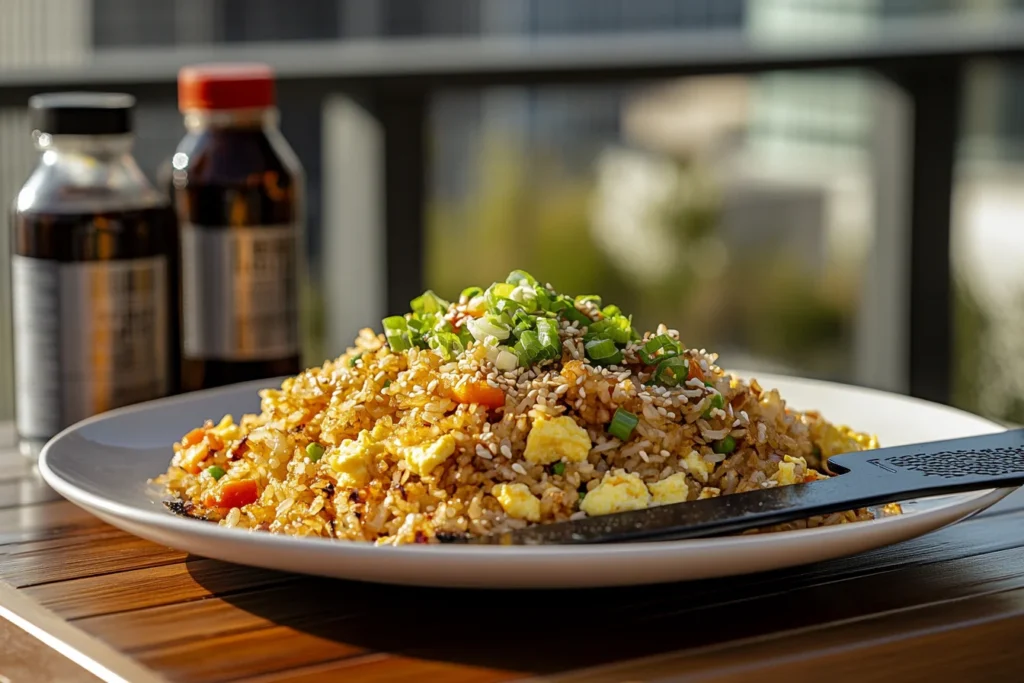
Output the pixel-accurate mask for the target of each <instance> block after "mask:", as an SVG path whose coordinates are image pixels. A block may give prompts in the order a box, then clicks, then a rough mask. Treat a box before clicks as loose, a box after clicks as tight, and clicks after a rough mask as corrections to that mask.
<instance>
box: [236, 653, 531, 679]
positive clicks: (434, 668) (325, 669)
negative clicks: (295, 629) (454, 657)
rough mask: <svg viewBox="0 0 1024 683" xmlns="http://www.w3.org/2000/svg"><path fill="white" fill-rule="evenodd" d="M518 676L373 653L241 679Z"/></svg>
mask: <svg viewBox="0 0 1024 683" xmlns="http://www.w3.org/2000/svg"><path fill="white" fill-rule="evenodd" d="M521 678H522V676H521V675H520V674H517V673H515V672H512V671H499V670H495V669H487V668H481V667H476V666H467V665H463V664H455V663H451V662H438V661H432V660H429V659H411V658H409V657H389V656H386V655H384V656H380V655H375V656H369V657H353V658H350V659H345V660H341V661H334V662H328V663H326V664H321V665H315V666H309V667H302V668H301V669H292V670H289V671H279V672H274V673H270V674H265V675H262V676H257V677H253V678H246V679H244V680H245V681H246V683H285V682H287V683H323V682H324V681H334V680H346V681H361V682H362V683H400V682H402V681H444V683H498V682H499V681H511V680H516V679H521ZM240 680H242V679H240Z"/></svg>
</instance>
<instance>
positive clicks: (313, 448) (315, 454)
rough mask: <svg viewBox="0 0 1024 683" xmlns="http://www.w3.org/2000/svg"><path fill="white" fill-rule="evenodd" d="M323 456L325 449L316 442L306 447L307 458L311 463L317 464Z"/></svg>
mask: <svg viewBox="0 0 1024 683" xmlns="http://www.w3.org/2000/svg"><path fill="white" fill-rule="evenodd" d="M323 455H324V447H323V446H321V445H320V444H318V443H317V442H315V441H314V442H313V443H311V444H309V445H308V446H306V456H307V457H308V458H309V460H310V462H316V461H317V460H319V459H320V458H322V457H323Z"/></svg>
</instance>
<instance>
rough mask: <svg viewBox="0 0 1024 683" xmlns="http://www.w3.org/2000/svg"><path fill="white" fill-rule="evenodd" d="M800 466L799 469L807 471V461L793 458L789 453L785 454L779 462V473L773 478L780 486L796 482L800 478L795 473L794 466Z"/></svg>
mask: <svg viewBox="0 0 1024 683" xmlns="http://www.w3.org/2000/svg"><path fill="white" fill-rule="evenodd" d="M797 465H800V466H801V471H802V472H806V471H807V461H806V460H804V459H803V458H794V457H792V456H790V455H787V456H785V457H784V458H783V459H782V462H780V463H779V474H778V476H777V477H776V478H775V480H776V481H777V482H779V485H780V486H788V485H790V484H796V483H797V482H798V481H800V479H799V478H798V477H797V475H796V466H797Z"/></svg>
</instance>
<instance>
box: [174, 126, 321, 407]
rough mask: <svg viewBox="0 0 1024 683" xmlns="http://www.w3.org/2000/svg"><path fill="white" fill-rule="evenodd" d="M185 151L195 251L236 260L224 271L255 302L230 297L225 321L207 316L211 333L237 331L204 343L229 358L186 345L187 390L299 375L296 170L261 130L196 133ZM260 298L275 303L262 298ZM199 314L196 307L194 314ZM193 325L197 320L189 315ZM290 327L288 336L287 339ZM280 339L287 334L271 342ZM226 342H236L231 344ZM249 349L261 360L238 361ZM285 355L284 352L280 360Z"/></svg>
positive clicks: (182, 209) (178, 179)
mask: <svg viewBox="0 0 1024 683" xmlns="http://www.w3.org/2000/svg"><path fill="white" fill-rule="evenodd" d="M178 151H179V152H184V153H186V154H187V155H188V158H189V163H188V167H187V169H185V170H176V171H175V172H174V186H175V191H174V203H175V205H176V210H177V213H178V218H179V220H180V221H181V223H182V225H183V226H184V227H183V229H185V230H189V227H188V224H191V225H192V226H195V228H197V229H196V230H193V234H194V235H196V237H194V238H193V241H192V242H191V243H192V244H198V243H202V244H205V245H216V247H215V248H216V249H217V250H219V251H220V252H222V253H231V254H233V256H228V257H225V258H227V259H228V260H227V261H223V263H224V268H223V270H227V269H228V268H231V269H232V270H234V271H235V272H236V274H235V276H234V278H235V279H234V282H233V283H232V284H231V285H230V287H233V288H234V291H235V292H243V294H247V295H249V296H250V299H249V300H248V302H246V301H242V300H241V299H239V298H236V299H235V300H234V301H231V300H230V299H231V297H230V296H229V297H227V299H226V300H225V301H226V303H224V305H223V306H222V308H223V309H224V310H223V315H222V316H221V315H212V316H211V315H210V311H209V310H207V311H206V314H205V315H204V316H199V317H200V318H202V324H204V325H207V326H214V325H218V324H223V320H230V321H234V322H231V323H230V324H232V325H233V326H234V327H233V328H232V329H227V330H225V331H222V332H221V333H219V334H218V333H211V332H209V330H204V335H203V336H204V338H205V340H206V341H204V342H203V343H204V344H207V345H208V346H210V347H212V346H217V345H219V346H220V347H221V348H222V349H225V350H226V351H227V353H214V352H210V353H204V352H203V351H202V350H201V351H199V352H195V351H190V350H189V348H188V343H186V348H185V354H184V357H183V359H182V383H183V388H184V390H185V391H192V390H196V389H203V388H209V387H216V386H222V385H225V384H233V383H236V382H244V381H248V380H255V379H265V378H268V377H276V376H280V375H294V374H297V373H298V372H299V371H300V369H301V367H300V360H301V359H300V353H299V347H298V329H297V328H298V311H297V298H298V297H297V294H296V292H295V287H297V284H296V283H297V281H298V278H297V276H298V273H297V272H295V271H296V269H297V262H296V260H297V256H298V254H297V251H298V244H297V240H295V239H294V235H295V234H296V233H295V230H296V225H297V221H298V219H299V218H298V217H299V210H298V206H299V192H301V188H300V183H301V181H300V179H299V177H297V173H296V170H295V169H294V168H292V167H290V166H289V164H288V162H287V161H286V160H285V159H284V158H283V156H282V154H281V153H279V151H278V149H276V145H275V142H274V140H273V139H272V138H271V137H270V136H269V135H268V133H266V132H265V131H264V130H263V129H262V128H260V127H258V126H253V127H241V128H211V129H209V130H205V131H203V132H200V133H194V134H191V135H189V136H187V137H186V138H185V140H184V141H183V142H182V145H181V146H180V147H179V150H178ZM286 232H288V233H290V234H291V235H292V237H291V239H292V240H293V243H292V244H288V239H289V238H288V237H287V236H286V235H285V233H286ZM183 244H184V242H183ZM188 250H189V247H188V245H187V244H186V248H185V252H184V254H183V258H184V259H185V260H189V259H190V258H191V255H190V253H189V251H188ZM202 250H203V254H204V258H209V252H210V251H211V249H210V248H209V247H202ZM193 253H195V252H193ZM232 258H233V262H232V261H231V259H232ZM193 260H195V259H193ZM232 263H233V265H230V264H232ZM211 264H212V260H211V261H209V262H207V263H206V265H204V266H202V267H200V268H199V270H200V271H203V269H205V271H203V272H206V274H207V275H206V277H209V272H210V265H211ZM190 267H191V264H189V263H183V268H184V273H185V275H184V277H186V278H188V277H190V275H189V273H190ZM196 272H197V273H198V274H199V275H202V272H199V271H196ZM260 273H262V275H261V274H260ZM254 291H262V292H264V293H265V295H254V294H253V292H254ZM221 294H222V296H223V294H224V293H223V292H221ZM198 295H200V296H201V295H202V293H198ZM193 303H194V302H193ZM207 303H209V302H207ZM189 305H190V303H189V301H188V299H187V297H186V301H185V306H186V307H187V306H189ZM185 315H186V317H188V316H190V315H194V313H192V312H190V311H186V313H185ZM195 319H196V318H195V317H193V320H195ZM239 321H241V322H239ZM283 327H284V328H288V330H287V331H284V332H282V331H281V328H283ZM277 332H280V333H281V334H279V335H277V336H276V337H274V338H273V339H268V336H273V335H274V334H275V333H277ZM188 334H189V333H188V332H186V336H188ZM211 335H212V336H211ZM282 335H283V336H282ZM225 337H230V341H226V342H224V341H223V339H224V338H225ZM285 337H287V339H285ZM211 339H212V340H213V341H211ZM243 344H245V345H248V346H249V348H251V349H255V355H256V356H258V357H255V358H245V357H244V355H245V353H241V354H239V356H242V357H230V356H232V354H233V351H234V349H235V348H236V347H239V345H243ZM275 348H276V349H279V350H280V351H279V352H275V351H274V350H273V349H275ZM224 356H229V357H224Z"/></svg>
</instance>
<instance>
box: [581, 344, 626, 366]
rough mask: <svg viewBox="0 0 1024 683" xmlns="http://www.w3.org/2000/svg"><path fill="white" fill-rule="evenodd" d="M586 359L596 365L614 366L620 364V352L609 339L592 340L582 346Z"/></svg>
mask: <svg viewBox="0 0 1024 683" xmlns="http://www.w3.org/2000/svg"><path fill="white" fill-rule="evenodd" d="M583 348H584V350H585V351H586V352H587V358H589V359H590V360H592V361H594V362H595V363H597V364H598V365H615V364H616V363H621V362H622V351H619V348H618V347H617V346H615V342H613V341H612V340H611V339H594V340H591V341H588V342H587V343H586V344H584V345H583Z"/></svg>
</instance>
